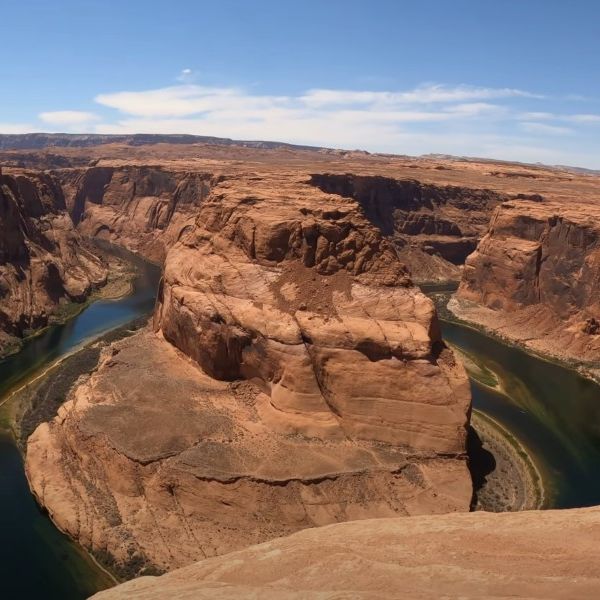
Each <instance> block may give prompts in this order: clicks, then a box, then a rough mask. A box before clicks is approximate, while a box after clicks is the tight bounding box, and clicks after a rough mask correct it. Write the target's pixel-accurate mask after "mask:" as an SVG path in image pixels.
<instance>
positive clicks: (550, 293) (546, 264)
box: [451, 198, 600, 362]
mask: <svg viewBox="0 0 600 600" xmlns="http://www.w3.org/2000/svg"><path fill="white" fill-rule="evenodd" d="M599 219H600V210H599V209H598V207H597V206H596V205H595V204H591V203H586V202H581V203H578V204H576V203H567V202H561V203H559V202H556V201H553V200H542V199H541V198H538V199H520V200H514V201H510V202H505V203H503V204H502V205H501V206H500V207H499V208H498V209H497V211H496V212H495V214H494V216H493V218H492V221H491V223H490V227H489V231H488V232H487V234H486V235H485V236H484V238H483V239H482V241H481V243H480V244H479V246H478V247H477V250H476V252H474V253H473V254H472V255H471V256H470V257H469V258H468V259H467V262H466V265H465V270H464V275H463V280H462V283H461V285H460V288H459V290H458V294H457V299H456V300H455V301H453V302H452V303H451V308H452V310H453V311H454V312H455V313H456V314H457V315H459V316H461V317H463V318H466V319H468V320H471V321H475V322H477V323H480V324H482V325H484V326H485V327H488V328H490V329H491V330H493V331H495V332H497V333H499V334H500V335H502V336H505V337H507V338H509V339H511V340H515V341H519V342H522V343H523V344H525V345H526V346H527V347H529V348H531V349H534V350H536V351H539V352H542V353H546V354H551V355H554V356H557V357H560V358H563V359H567V360H572V361H583V362H586V361H587V362H594V361H598V359H599V358H600V335H599V333H600V332H599V331H598V328H597V327H596V326H595V323H596V320H597V319H598V318H599V317H600V301H599V298H600V226H599V223H600V220H599Z"/></svg>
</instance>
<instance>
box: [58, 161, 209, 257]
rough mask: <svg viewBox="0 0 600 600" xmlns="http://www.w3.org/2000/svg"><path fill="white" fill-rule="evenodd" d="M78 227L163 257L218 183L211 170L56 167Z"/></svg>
mask: <svg viewBox="0 0 600 600" xmlns="http://www.w3.org/2000/svg"><path fill="white" fill-rule="evenodd" d="M55 176H56V177H57V179H59V180H60V181H61V184H62V188H63V190H64V194H65V198H66V203H67V206H68V208H69V212H70V214H71V216H72V218H73V222H74V223H75V225H76V226H77V228H78V230H79V231H80V232H81V233H82V234H84V235H86V236H90V237H95V238H100V239H106V240H109V241H111V242H113V243H116V244H120V245H122V246H125V247H127V248H128V249H130V250H133V251H136V252H140V253H141V254H143V255H144V256H146V257H147V258H149V259H151V260H154V261H157V262H162V261H163V260H164V258H165V253H166V249H167V248H168V247H169V246H170V245H171V244H172V243H174V242H175V241H176V240H177V239H178V236H179V234H180V232H181V231H182V229H183V228H184V227H185V226H186V224H187V223H188V221H189V220H190V219H192V220H193V218H194V216H195V211H197V209H198V207H199V206H200V204H201V203H202V202H203V201H204V199H205V198H206V197H207V196H208V194H209V193H210V190H211V188H212V186H213V185H214V184H215V183H216V182H218V180H219V177H218V175H213V174H211V173H210V172H208V173H202V172H189V171H185V170H183V171H180V170H168V169H163V168H161V167H160V166H145V165H143V166H142V165H140V166H136V165H124V166H119V167H114V166H100V167H86V168H83V169H69V170H62V171H57V172H56V174H55Z"/></svg>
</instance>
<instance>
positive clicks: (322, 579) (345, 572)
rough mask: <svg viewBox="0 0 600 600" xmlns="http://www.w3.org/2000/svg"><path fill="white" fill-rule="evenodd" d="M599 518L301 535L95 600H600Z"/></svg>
mask: <svg viewBox="0 0 600 600" xmlns="http://www.w3.org/2000/svg"><path fill="white" fill-rule="evenodd" d="M599 523H600V509H598V508H593V509H577V510H565V511H544V512H522V513H503V514H489V513H481V512H477V513H469V514H452V515H437V516H429V517H409V518H404V519H373V520H366V521H354V522H350V523H343V524H338V525H331V526H328V527H320V528H316V529H308V530H306V531H301V532H299V533H295V534H293V535H291V536H288V537H285V538H280V539H276V540H273V541H271V542H267V543H265V544H261V545H259V546H252V547H250V548H247V549H245V550H242V551H240V552H234V553H232V554H227V555H225V556H221V557H218V558H212V559H209V560H204V561H201V562H199V563H197V564H195V565H192V566H189V567H186V568H184V569H179V570H177V571H175V572H173V573H169V574H168V575H164V576H162V577H159V578H154V577H143V578H141V579H138V580H135V581H131V582H129V583H125V584H122V585H119V586H117V587H116V588H113V589H110V590H107V591H105V592H101V593H99V594H96V595H95V596H93V598H94V600H120V599H123V600H125V599H127V600H159V599H161V600H162V599H163V598H170V599H171V600H184V599H185V600H187V599H192V598H193V599H194V600H197V599H201V598H207V599H208V598H210V599H211V600H218V599H220V600H228V599H231V600H233V599H234V598H235V599H238V598H261V599H264V600H267V599H273V600H275V599H277V600H287V599H289V600H291V599H300V598H319V599H320V600H327V599H334V598H362V599H367V598H378V599H383V598H389V599H392V598H394V599H396V598H415V599H419V600H428V599H431V600H433V599H436V600H437V599H438V598H527V599H530V600H531V599H534V598H538V599H539V600H550V599H556V600H558V599H564V600H572V599H574V598H577V599H580V600H581V599H585V598H589V599H590V600H591V599H595V598H598V597H599V596H600V550H599V548H600V528H599V525H598V524H599Z"/></svg>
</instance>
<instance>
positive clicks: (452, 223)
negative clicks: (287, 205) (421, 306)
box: [311, 173, 507, 281]
mask: <svg viewBox="0 0 600 600" xmlns="http://www.w3.org/2000/svg"><path fill="white" fill-rule="evenodd" d="M311 183H312V185H315V186H317V187H318V188H319V189H321V190H323V191H325V192H328V193H331V194H338V195H340V196H344V197H348V198H354V199H355V200H357V201H358V202H359V204H360V206H361V207H362V209H363V211H364V213H365V216H366V217H367V218H368V219H369V220H370V221H371V222H372V223H373V224H374V225H376V226H377V227H378V228H379V229H380V230H381V232H382V233H383V234H384V235H386V236H389V237H390V238H391V239H393V240H394V243H395V246H396V248H397V250H398V252H399V256H400V259H401V260H403V261H404V262H405V263H406V264H407V265H409V268H410V271H411V275H412V276H413V279H414V280H417V281H437V280H440V281H447V280H453V279H454V280H458V279H460V266H461V265H463V264H464V262H465V259H466V257H467V256H468V255H469V254H471V252H473V250H475V247H476V246H477V243H478V241H479V239H480V238H481V236H482V235H483V233H484V232H485V230H486V228H487V225H488V223H489V220H490V215H491V213H492V211H493V209H494V208H495V207H496V206H497V205H498V204H499V203H500V202H501V201H502V200H505V199H507V196H506V194H502V193H498V192H495V191H492V190H489V189H473V188H469V187H461V186H455V185H433V184H430V183H423V182H420V181H417V180H415V179H396V178H391V177H382V176H362V175H353V174H345V175H341V174H332V173H324V174H314V175H312V177H311Z"/></svg>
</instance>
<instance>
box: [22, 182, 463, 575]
mask: <svg viewBox="0 0 600 600" xmlns="http://www.w3.org/2000/svg"><path fill="white" fill-rule="evenodd" d="M153 326H154V327H153V328H154V331H144V332H142V333H139V334H136V335H135V336H133V337H131V338H129V339H127V340H124V341H121V342H118V343H116V344H114V345H113V346H112V347H111V348H110V349H108V350H107V351H106V352H105V354H104V355H103V357H102V360H101V361H100V364H99V366H98V368H97V370H96V371H95V372H94V373H93V374H92V375H91V376H90V377H89V378H88V379H87V380H86V381H82V382H80V384H79V385H77V386H76V387H75V388H74V389H73V390H72V392H71V394H70V395H69V398H68V401H67V402H66V403H65V404H64V406H63V407H62V408H61V410H60V412H59V414H58V416H57V417H56V418H55V419H54V420H53V421H52V422H50V423H46V424H43V425H41V426H40V427H39V428H38V429H37V430H36V431H35V432H34V434H33V435H32V436H31V438H30V439H29V443H28V448H27V464H26V466H27V473H28V477H29V481H30V484H31V487H32V489H33V491H34V493H35V494H36V496H37V497H38V498H39V500H40V502H41V503H42V504H43V505H44V506H45V507H46V508H47V509H48V511H49V512H50V514H51V516H52V518H53V519H54V520H55V521H56V523H57V524H58V525H59V527H61V528H62V529H64V530H65V531H66V532H68V533H69V534H70V535H71V536H73V537H74V538H75V539H77V540H78V541H79V542H80V543H82V544H83V545H84V546H86V547H89V548H91V549H92V550H93V551H94V552H95V553H96V555H97V556H99V557H100V558H101V559H103V560H104V562H106V563H108V564H112V565H113V566H114V567H115V568H116V570H117V571H118V572H119V573H120V574H121V575H122V576H124V577H132V576H134V575H136V574H139V573H142V572H144V570H145V569H147V568H154V569H159V570H165V569H167V570H168V569H172V568H176V567H179V566H183V565H186V564H189V563H191V562H193V561H196V560H198V559H201V558H205V557H208V556H213V555H216V554H223V553H225V552H229V551H231V550H235V549H239V548H242V547H245V546H248V545H251V544H253V543H257V542H262V541H265V540H267V539H271V538H274V537H277V536H280V535H285V534H288V533H291V532H293V531H296V530H298V529H303V528H306V527H313V526H316V525H325V524H329V523H334V522H338V521H345V520H352V519H362V518H371V517H389V516H397V515H411V514H424V513H444V512H450V511H466V510H468V508H469V505H470V501H471V495H472V486H471V479H470V475H469V472H468V469H467V464H466V454H465V442H466V427H467V424H468V418H469V411H470V393H469V386H468V380H467V377H466V373H465V371H464V369H463V367H462V366H461V365H460V364H459V363H458V362H457V361H456V360H455V358H454V355H453V354H452V352H451V351H450V350H449V349H448V348H446V347H445V346H444V344H443V343H442V341H441V338H440V331H439V327H438V322H437V316H436V313H435V308H434V306H433V303H432V302H431V301H430V300H429V299H428V298H426V297H425V296H424V295H423V294H422V293H421V292H420V291H419V290H418V289H417V288H415V287H413V286H412V285H411V282H410V279H409V278H408V276H407V272H406V269H405V267H404V265H403V264H402V263H401V262H400V261H399V259H398V257H397V255H396V253H395V251H394V248H393V246H392V244H391V243H390V242H389V240H386V239H385V238H384V237H383V236H382V235H381V233H380V231H379V230H378V228H377V227H376V226H374V225H373V224H372V223H371V222H370V221H369V220H368V219H367V218H366V217H365V215H364V213H363V211H362V210H361V209H360V206H359V204H358V203H357V201H356V200H353V199H351V198H341V197H339V196H337V195H328V194H326V193H323V192H322V191H320V190H318V189H317V188H315V187H313V186H308V185H307V184H306V181H305V179H304V178H300V177H298V178H292V177H282V178H281V180H280V181H279V184H278V186H277V185H275V184H274V182H273V180H272V179H269V180H266V181H262V180H261V179H260V178H256V177H254V176H252V177H251V176H246V177H242V176H240V177H239V178H238V180H236V181H235V182H234V181H229V182H226V183H223V185H220V186H219V188H218V193H216V192H214V193H212V194H211V195H209V196H208V197H207V198H206V199H205V200H204V201H203V202H202V204H201V206H199V207H198V208H197V209H196V213H195V218H194V219H191V220H190V221H189V224H188V226H187V227H186V228H185V230H183V231H182V232H181V233H180V235H179V236H178V241H177V242H175V243H174V244H173V245H171V247H170V249H169V250H168V252H167V257H166V262H165V272H164V277H163V282H162V284H161V287H160V290H159V294H158V300H157V306H156V311H155V315H154V324H153Z"/></svg>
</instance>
